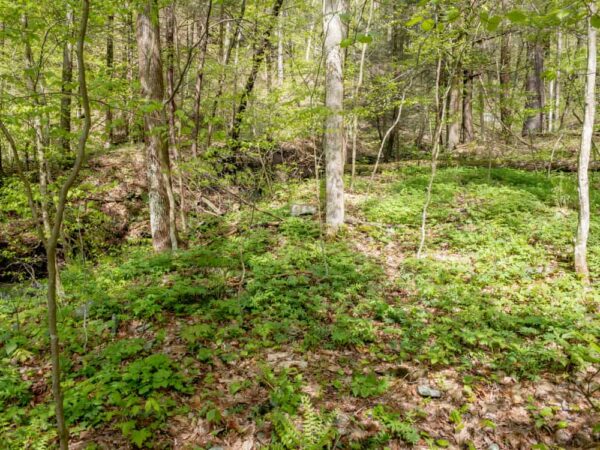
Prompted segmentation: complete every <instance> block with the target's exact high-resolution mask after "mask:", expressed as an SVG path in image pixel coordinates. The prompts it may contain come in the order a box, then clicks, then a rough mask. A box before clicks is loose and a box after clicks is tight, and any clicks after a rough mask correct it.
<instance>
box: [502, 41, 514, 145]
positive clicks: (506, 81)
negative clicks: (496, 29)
mask: <svg viewBox="0 0 600 450" xmlns="http://www.w3.org/2000/svg"><path fill="white" fill-rule="evenodd" d="M510 37H511V36H510V34H508V33H506V34H504V35H502V40H501V42H500V75H499V81H500V122H502V123H503V124H504V125H505V127H502V129H503V132H502V133H503V134H504V141H505V142H506V143H509V142H510V140H511V133H510V126H511V124H512V111H511V107H510V100H511V95H510V92H511V79H510V41H511V39H510Z"/></svg>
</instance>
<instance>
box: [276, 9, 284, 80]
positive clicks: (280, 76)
mask: <svg viewBox="0 0 600 450" xmlns="http://www.w3.org/2000/svg"><path fill="white" fill-rule="evenodd" d="M283 77H284V65H283V15H280V16H279V21H278V23H277V85H278V87H282V86H283Z"/></svg>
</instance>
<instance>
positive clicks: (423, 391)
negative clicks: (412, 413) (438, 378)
mask: <svg viewBox="0 0 600 450" xmlns="http://www.w3.org/2000/svg"><path fill="white" fill-rule="evenodd" d="M417 392H418V393H419V395H420V396H421V397H429V398H440V397H441V396H442V393H441V392H440V391H438V390H437V389H433V388H430V387H429V386H425V385H420V386H418V387H417Z"/></svg>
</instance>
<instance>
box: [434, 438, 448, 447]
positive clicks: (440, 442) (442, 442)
mask: <svg viewBox="0 0 600 450" xmlns="http://www.w3.org/2000/svg"><path fill="white" fill-rule="evenodd" d="M435 444H436V445H437V446H438V447H443V448H446V447H449V446H450V442H448V441H447V440H446V439H438V440H436V441H435Z"/></svg>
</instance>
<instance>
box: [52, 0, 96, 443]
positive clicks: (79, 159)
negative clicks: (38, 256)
mask: <svg viewBox="0 0 600 450" xmlns="http://www.w3.org/2000/svg"><path fill="white" fill-rule="evenodd" d="M88 16H89V1H88V0H83V7H82V14H81V25H80V30H79V37H78V41H77V63H78V64H77V67H78V73H79V91H80V94H81V101H82V105H83V111H84V121H83V128H82V130H81V134H80V136H79V143H78V147H77V155H76V159H75V164H74V165H73V168H72V170H71V172H70V173H69V176H68V177H67V179H66V180H65V182H64V184H63V185H62V186H61V188H60V191H59V194H58V202H57V205H56V213H55V215H54V223H53V224H52V230H51V233H50V235H49V236H48V241H47V243H46V256H47V268H48V292H47V300H48V331H49V334H50V353H51V359H52V394H53V396H54V402H55V415H56V423H57V428H58V437H59V445H60V449H61V450H67V449H68V447H69V430H68V428H67V426H66V423H65V416H64V411H63V396H62V389H61V385H60V377H61V370H60V344H59V337H58V326H57V304H56V303H57V302H56V299H57V292H58V287H59V281H58V280H59V277H58V270H57V260H56V247H57V245H58V239H59V236H60V230H61V227H62V221H63V217H64V211H65V206H66V203H67V196H68V193H69V190H70V188H71V186H72V185H73V183H74V182H75V180H76V178H77V175H78V174H79V170H80V169H81V165H82V164H83V159H84V156H85V146H86V142H87V138H88V135H89V131H90V127H91V111H90V103H89V99H88V94H87V85H86V79H85V77H86V76H85V63H84V59H83V46H84V41H85V35H86V31H87V22H88Z"/></svg>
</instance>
